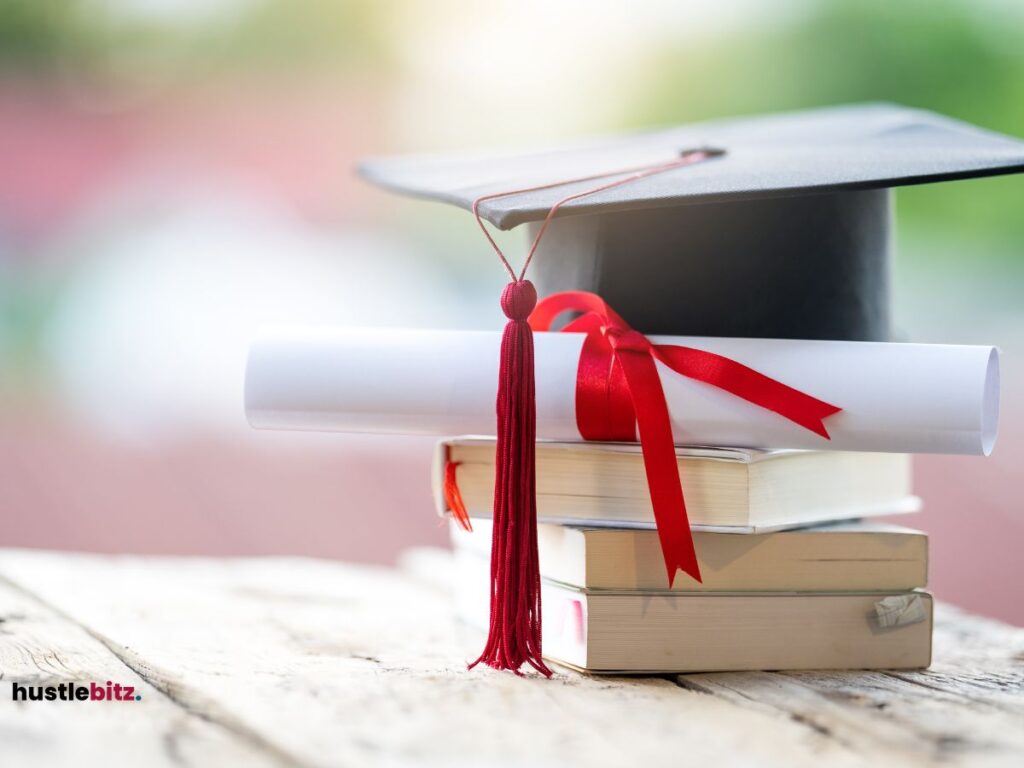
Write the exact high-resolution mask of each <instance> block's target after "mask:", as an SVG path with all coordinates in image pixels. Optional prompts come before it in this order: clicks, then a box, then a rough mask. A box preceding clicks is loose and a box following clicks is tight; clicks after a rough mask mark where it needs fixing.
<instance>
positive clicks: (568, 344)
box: [245, 327, 999, 455]
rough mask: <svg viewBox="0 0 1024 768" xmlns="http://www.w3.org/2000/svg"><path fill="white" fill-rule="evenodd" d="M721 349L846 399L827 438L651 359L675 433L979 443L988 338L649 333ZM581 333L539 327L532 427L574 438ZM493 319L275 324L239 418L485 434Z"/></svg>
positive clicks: (888, 445) (986, 438)
mask: <svg viewBox="0 0 1024 768" xmlns="http://www.w3.org/2000/svg"><path fill="white" fill-rule="evenodd" d="M649 338H650V340H651V341H652V342H653V343H655V344H676V345H681V346H688V347H695V348H698V349H703V350H707V351H710V352H714V353H717V354H719V355H723V356H725V357H728V358H730V359H732V360H735V361H737V362H739V363H742V364H744V365H746V366H749V367H750V368H753V369H754V370H756V371H758V372H760V373H762V374H765V375H766V376H770V377H771V378H773V379H777V380H778V381H781V382H783V383H784V384H787V385H789V386H790V387H794V388H796V389H798V390H800V391H802V392H805V393H807V394H809V395H811V396H813V397H816V398H820V399H821V400H824V401H826V402H828V403H832V404H834V405H837V406H839V407H841V408H842V409H843V410H842V411H841V412H840V413H837V414H835V415H833V416H830V417H828V418H827V419H826V420H825V422H824V423H825V426H826V428H827V429H828V432H829V435H830V436H831V440H825V439H824V438H822V437H820V436H818V435H815V434H813V433H812V432H809V431H808V430H806V429H804V428H802V427H800V426H798V425H796V424H794V423H792V422H790V421H787V420H786V419H785V418H783V417H781V416H779V415H778V414H775V413H772V412H770V411H767V410H765V409H763V408H759V407H758V406H756V405H753V404H752V403H749V402H746V401H744V400H742V399H740V398H737V397H735V396H734V395H731V394H729V393H728V392H725V391H722V390H720V389H717V388H716V387H712V386H709V385H707V384H703V383H701V382H698V381H694V380H692V379H688V378H686V377H684V376H681V375H679V374H677V373H675V372H674V371H672V370H670V369H668V368H667V367H665V366H663V365H662V364H661V363H658V364H657V365H658V370H659V373H660V376H661V382H662V387H663V389H664V391H665V398H666V400H667V402H668V406H669V411H670V413H671V421H672V433H673V437H674V439H675V442H676V443H677V444H679V445H712V446H743V447H751V448H809V449H819V450H820V449H834V450H846V451H883V452H893V453H957V454H972V455H988V454H989V453H990V452H991V450H992V447H993V444H994V443H995V439H996V427H997V422H998V414H999V357H998V350H997V349H995V348H994V347H986V346H958V345H944V344H903V343H886V342H850V341H800V340H789V339H737V338H703V337H688V336H651V337H649ZM583 339H584V335H583V334H577V333H537V334H535V337H534V343H535V349H536V386H537V436H538V438H543V439H552V440H562V441H572V440H579V439H580V435H579V431H578V429H577V425H576V371H577V365H578V362H579V357H580V349H581V347H582V345H583ZM500 343H501V337H500V334H499V333H497V332H477V331H424V330H393V329H366V328H361V329H349V328H310V327H282V328H277V329H272V330H268V331H266V332H265V333H264V334H263V335H261V337H260V338H259V339H258V340H257V341H256V342H255V343H254V344H253V345H252V348H251V350H250V353H249V363H248V368H247V371H246V381H245V408H246V415H247V417H248V419H249V423H250V424H251V425H252V426H253V427H256V428H260V429H291V430H317V431H341V432H378V433H395V434H431V435H451V434H483V435H486V434H493V432H494V422H495V402H494V386H495V382H496V381H497V375H498V350H499V347H500Z"/></svg>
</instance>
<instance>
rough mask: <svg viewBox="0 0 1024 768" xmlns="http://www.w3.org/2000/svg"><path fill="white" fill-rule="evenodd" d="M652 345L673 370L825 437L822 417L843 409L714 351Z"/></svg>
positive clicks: (658, 357) (825, 431)
mask: <svg viewBox="0 0 1024 768" xmlns="http://www.w3.org/2000/svg"><path fill="white" fill-rule="evenodd" d="M652 349H653V353H654V356H655V357H656V358H657V359H658V360H660V361H661V362H663V363H664V364H665V365H667V366H668V367H669V368H671V369H672V370H673V371H675V372H676V373H680V374H682V375H683V376H687V377H689V378H691V379H695V380H696V381H702V382H704V383H705V384H710V385H712V386H714V387H718V388H719V389H722V390H725V391H726V392H729V393H730V394H733V395H736V396H737V397H739V398H742V399H743V400H746V401H747V402H750V403H753V404H754V405H757V406H760V407H761V408H764V409H766V410H769V411H773V412H775V413H777V414H779V415H780V416H782V417H784V418H786V419H789V420H790V421H792V422H793V423H794V424H798V425H799V426H801V427H803V428H804V429H807V430H810V431H811V432H814V433H815V434H816V435H820V436H821V437H824V438H825V439H826V440H830V439H831V437H830V436H829V434H828V430H827V429H826V428H825V424H824V420H825V419H826V418H828V417H829V416H832V415H833V414H836V413H839V412H840V411H842V410H843V409H842V408H839V407H838V406H835V405H832V404H830V403H826V402H825V401H824V400H819V399H818V398H816V397H812V396H811V395H808V394H807V393H806V392H801V391H800V390H799V389H794V388H793V387H790V386H789V385H787V384H783V383H782V382H781V381H778V380H776V379H773V378H771V377H770V376H765V375H764V374H763V373H759V372H758V371H755V370H754V369H753V368H748V367H747V366H745V365H743V364H742V363H738V362H736V361H735V360H731V359H729V358H728V357H723V356H722V355H717V354H715V353H714V352H708V351H706V350H703V349H694V348H693V347H680V346H676V345H674V344H655V345H654V346H653V347H652Z"/></svg>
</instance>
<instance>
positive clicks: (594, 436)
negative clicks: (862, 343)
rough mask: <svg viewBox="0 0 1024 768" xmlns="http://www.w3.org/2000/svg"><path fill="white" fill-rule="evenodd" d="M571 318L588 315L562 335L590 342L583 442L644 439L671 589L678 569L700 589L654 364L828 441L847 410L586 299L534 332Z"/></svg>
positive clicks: (579, 399)
mask: <svg viewBox="0 0 1024 768" xmlns="http://www.w3.org/2000/svg"><path fill="white" fill-rule="evenodd" d="M567 311H575V312H582V313H583V314H582V315H581V316H580V317H578V318H576V319H575V320H573V321H572V322H570V323H568V324H567V325H566V326H565V327H564V328H562V331H563V332H570V333H585V334H587V337H586V339H585V340H584V342H583V349H582V351H581V352H580V363H579V368H578V370H577V375H576V424H577V426H578V428H579V431H580V435H581V436H582V437H583V439H584V440H612V441H625V442H632V441H634V440H636V437H637V431H639V434H640V448H641V451H642V453H643V457H644V469H645V470H646V472H647V485H648V488H649V490H650V493H651V504H652V506H653V507H654V519H655V522H656V524H657V526H658V536H659V538H660V539H661V551H662V554H663V555H664V557H665V567H666V568H667V569H668V583H669V586H671V585H672V583H673V581H674V580H675V574H676V569H677V568H681V569H682V570H683V572H684V573H688V574H689V575H690V576H692V577H693V578H695V579H696V580H697V581H701V577H700V567H699V566H698V564H697V554H696V552H695V551H694V548H693V536H692V535H691V533H690V523H689V520H688V518H687V515H686V502H685V501H684V500H683V488H682V485H681V484H680V481H679V469H678V465H677V462H676V451H675V441H674V440H673V438H672V424H671V422H670V420H669V412H668V404H667V403H666V402H665V393H664V391H663V390H662V388H661V379H660V378H659V376H658V370H657V368H656V366H655V364H654V361H655V360H658V361H660V362H662V363H664V364H665V365H667V366H668V367H669V368H671V369H672V370H673V371H675V372H676V373H681V374H682V375H683V376H687V377H689V378H691V379H695V380H697V381H702V382H704V383H705V384H710V385H712V386H714V387H718V388H719V389H723V390H725V391H726V392H730V393H731V394H734V395H736V396H737V397H741V398H743V399H744V400H747V401H748V402H751V403H754V404H755V405H758V406H760V407H762V408H767V409H768V410H770V411H774V412H775V413H778V414H779V415H781V416H784V417H785V418H787V419H789V420H790V421H792V422H795V423H796V424H799V425H800V426H802V427H804V428H805V429H809V430H811V431H812V432H815V433H816V434H819V435H821V436H822V437H824V438H825V439H826V440H828V439H829V435H828V431H827V430H826V429H825V425H824V424H822V419H824V418H826V417H827V416H831V415H832V414H834V413H838V412H839V411H841V410H842V409H841V408H837V407H836V406H834V405H830V404H828V403H826V402H823V401H821V400H818V399H817V398H814V397H811V396H810V395H807V394H805V393H803V392H800V391H799V390H796V389H793V388H792V387H788V386H786V385H785V384H783V383H782V382H779V381H776V380H775V379H772V378H769V377H768V376H765V375H763V374H761V373H758V372H757V371H755V370H753V369H752V368H748V367H747V366H745V365H743V364H741V363H737V362H736V361H735V360H730V359H729V358H727V357H722V356H721V355H716V354H715V353H713V352H706V351H704V350H701V349H694V348H693V347H681V346H676V345H673V344H652V343H651V342H650V341H649V340H648V339H647V338H646V337H645V336H644V335H643V334H641V333H639V332H637V331H634V330H633V329H632V328H630V327H629V325H628V324H627V323H626V321H625V320H623V319H622V318H621V317H619V315H618V314H617V313H616V312H615V310H613V309H612V308H611V307H609V306H608V305H607V304H606V303H605V302H604V300H603V299H601V297H599V296H597V295H596V294H593V293H588V292H586V291H565V292H562V293H556V294H554V295H551V296H548V297H547V298H545V299H543V300H541V301H540V302H539V303H538V304H537V307H536V308H535V309H534V311H533V313H532V314H531V315H530V318H529V322H530V326H531V327H532V328H533V330H534V331H547V330H549V329H550V328H551V323H552V322H553V321H554V319H555V318H556V317H557V316H558V315H560V314H561V313H562V312H567Z"/></svg>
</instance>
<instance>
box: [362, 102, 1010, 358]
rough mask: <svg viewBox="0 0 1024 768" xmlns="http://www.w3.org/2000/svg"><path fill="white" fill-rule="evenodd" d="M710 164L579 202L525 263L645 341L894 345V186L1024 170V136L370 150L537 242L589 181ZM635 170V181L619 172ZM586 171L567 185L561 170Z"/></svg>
mask: <svg viewBox="0 0 1024 768" xmlns="http://www.w3.org/2000/svg"><path fill="white" fill-rule="evenodd" d="M698 150H704V151H705V153H706V154H707V155H710V156H711V157H710V159H708V160H706V161H704V162H700V163H696V164H693V165H687V166H685V167H679V168H675V169H672V170H668V171H665V172H661V173H656V174H652V175H650V176H646V177H644V178H640V179H637V180H636V181H633V182H631V183H628V184H624V185H621V186H618V187H615V188H613V189H608V190H606V191H603V192H598V193H596V194H591V195H588V196H586V197H583V198H580V199H578V200H574V201H571V202H568V203H567V204H566V205H564V206H563V207H562V208H561V209H559V210H558V214H557V217H556V218H555V219H554V220H553V221H552V222H551V223H550V226H549V228H548V231H547V232H546V234H545V236H544V239H543V240H542V241H541V243H540V246H539V249H538V251H537V254H536V256H535V258H534V260H533V265H532V266H531V278H532V279H533V280H534V282H535V283H536V284H537V287H538V292H539V293H540V294H541V295H545V294H547V293H551V292H554V291H562V290H570V289H580V290H588V291H593V292H595V293H598V294H600V295H601V296H602V297H603V298H604V299H605V300H607V302H608V303H609V304H610V305H612V306H614V307H615V308H616V309H617V310H618V311H619V313H620V314H621V315H622V316H623V317H625V318H626V320H627V321H629V323H630V324H631V325H632V326H633V327H634V328H636V329H637V330H639V331H641V332H644V333H664V334H689V335H704V336H750V337H777V338H806V339H850V340H885V339H888V338H889V333H890V320H889V273H890V263H891V255H892V206H891V201H890V193H889V188H890V187H897V186H903V185H909V184H920V183H925V182H932V181H946V180H952V179H961V178H971V177H979V176H991V175H996V174H1006V173H1015V172H1019V171H1021V170H1024V142H1022V141H1019V140H1017V139H1013V138H1010V137H1006V136H1002V135H1000V134H997V133H993V132H990V131H986V130H982V129H980V128H976V127H974V126H971V125H968V124H965V123H962V122H959V121H956V120H952V119H949V118H946V117H942V116H940V115H936V114H933V113H931V112H927V111H923V110H917V109H907V108H904V107H899V106H892V105H882V104H878V105H856V106H847V107H837V108H830V109H820V110H813V111H805V112H794V113H788V114H779V115H773V116H768V117H754V118H743V119H735V120H722V121H713V122H704V123H696V124H692V125H687V126H682V127H678V128H670V129H667V130H659V131H654V132H648V133H641V134H636V135H632V136H625V137H618V138H608V139H603V140H596V141H589V142H583V143H577V144H574V145H572V146H568V147H564V148H561V149H554V150H545V151H537V152H525V153H498V154H493V153H492V154H479V153H477V154H451V155H432V156H408V157H395V158H384V159H373V160H368V161H366V162H364V163H363V164H362V166H361V168H360V170H361V173H362V174H363V176H365V177H366V178H367V179H368V180H370V181H372V182H374V183H377V184H379V185H381V186H384V187H387V188H389V189H392V190H395V191H398V192H402V193H406V194H409V195H413V196H417V197H423V198H429V199H434V200H440V201H444V202H448V203H452V204H455V205H458V206H461V207H463V208H467V209H468V208H471V206H472V204H473V201H474V200H476V199H478V198H480V197H482V196H486V195H489V194H494V193H502V192H507V191H509V190H514V189H521V188H524V187H538V186H543V185H548V184H550V185H552V186H549V187H547V188H544V189H534V190H533V191H528V192H523V193H520V194H514V195H507V196H502V197H498V198H495V199H490V200H486V201H484V202H482V203H481V204H480V207H479V212H480V214H481V215H482V216H483V217H485V218H486V219H487V220H489V221H490V222H491V223H492V224H494V225H495V226H497V227H498V228H500V229H511V228H512V227H515V226H517V225H520V224H527V225H528V227H529V229H530V235H531V237H532V236H533V235H534V234H535V233H536V230H537V227H538V226H539V225H540V224H539V223H540V222H541V221H542V220H543V219H544V218H545V216H546V215H547V214H548V212H549V211H550V209H551V207H552V205H553V204H554V203H555V202H556V201H558V200H560V199H561V198H563V197H565V196H566V195H570V194H572V193H573V192H574V191H577V190H579V191H583V190H586V189H588V188H593V186H594V184H595V181H594V179H595V178H608V179H612V180H614V179H615V178H620V177H624V176H625V175H628V171H629V170H631V169H636V168H643V167H649V166H655V165H657V164H659V163H665V162H670V161H672V159H673V158H678V157H680V156H683V155H685V154H686V153H691V152H695V151H698ZM624 171H626V173H624ZM572 179H577V180H581V179H586V180H581V181H575V182H571V183H560V182H563V181H565V180H572Z"/></svg>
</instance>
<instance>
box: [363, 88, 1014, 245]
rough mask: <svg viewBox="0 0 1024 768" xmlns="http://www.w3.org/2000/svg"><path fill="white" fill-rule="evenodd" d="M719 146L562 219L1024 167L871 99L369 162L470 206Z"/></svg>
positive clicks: (401, 184)
mask: <svg viewBox="0 0 1024 768" xmlns="http://www.w3.org/2000/svg"><path fill="white" fill-rule="evenodd" d="M707 147H710V148H715V149H721V150H725V154H724V155H723V156H721V157H717V158H713V159H711V160H709V161H706V162H703V163H697V164H695V165H692V166H687V167H683V168H679V169H675V170H671V171H667V172H664V173H659V174H656V175H653V176H648V177H646V178H643V179H639V180H637V181H635V182H632V183H630V184H626V185H624V186H621V187H617V188H614V189H610V190H607V191H604V192H600V193H597V194H595V195H592V196H590V197H586V198H583V199H580V200H575V201H573V202H570V203H568V204H566V205H565V206H564V207H563V208H562V209H561V210H560V211H559V217H562V216H568V215H572V214H585V213H612V212H617V211H630V210H637V209H642V208H657V207H666V206H677V205H682V204H687V203H713V202H725V201H734V200H744V199H756V198H764V197H783V196H791V195H799V194H812V193H824V192H834V191H841V190H856V189H873V188H884V187H895V186H902V185H908V184H920V183H924V182H931V181H945V180H952V179H960V178H970V177H977V176H991V175H996V174H1004V173H1014V172H1017V171H1021V170H1024V142H1022V141H1019V140H1017V139H1012V138H1009V137H1007V136H1003V135H1000V134H997V133H993V132H991V131H986V130H982V129H980V128H976V127H974V126H971V125H969V124H967V123H962V122H960V121H957V120H953V119H950V118H946V117H942V116H940V115H936V114H934V113H931V112H927V111H924V110H919V109H908V108H905V107H899V106H893V105H887V104H868V105H855V106H847V107H836V108H830V109H819V110H811V111H806V112H793V113H786V114H779V115H773V116H768V117H753V118H742V119H733V120H719V121H711V122H704V123H695V124H692V125H686V126H681V127H678V128H670V129H667V130H659V131H653V132H648V133H641V134H637V135H633V136H627V137H619V138H610V139H604V140H599V141H592V142H587V143H577V144H575V145H572V146H569V147H566V148H563V149H556V150H547V151H542V152H525V153H503V154H482V153H477V154H450V155H419V156H406V157H395V158H382V159H371V160H367V161H365V162H364V163H363V164H362V165H361V166H360V171H361V173H362V174H363V176H364V177H365V178H366V179H368V180H369V181H372V182H374V183H376V184H379V185H381V186H384V187H387V188H389V189H392V190H395V191H398V192H403V193H406V194H409V195H414V196H417V197H424V198H429V199H434V200H440V201H443V202H448V203H453V204H455V205H458V206H461V207H462V208H469V207H470V206H471V205H472V202H473V200H474V199H476V198H477V197H480V196H482V195H486V194H491V193H495V192H504V191H508V190H513V189H517V188H521V187H526V186H535V185H540V184H545V183H553V182H560V181H563V180H565V179H574V178H580V177H584V176H591V175H594V174H598V173H604V172H613V171H619V170H622V169H628V168H635V167H638V166H645V165H654V164H658V163H664V162H669V161H671V160H672V159H674V158H676V157H678V156H679V154H680V153H681V152H683V151H686V150H693V149H699V148H707ZM609 178H614V177H609ZM597 183H598V182H595V181H593V180H591V181H585V182H579V183H575V184H564V185H559V186H557V187H554V188H552V189H545V190H539V191H535V192H525V193H521V194H517V195H511V196H508V197H504V198H499V199H495V200H489V201H486V202H485V203H483V204H482V205H481V206H480V212H481V214H482V215H483V216H484V217H486V218H487V219H488V220H489V221H490V222H491V223H493V224H495V225H496V226H498V227H500V228H502V229H510V228H512V227H514V226H516V225H518V224H522V223H524V222H529V221H537V220H540V219H543V218H544V216H545V215H546V214H547V212H548V210H549V209H550V208H551V206H552V205H553V204H554V203H555V202H556V201H557V200H559V199H560V198H562V197H564V196H565V195H567V194H570V193H572V192H576V191H581V190H584V189H587V188H590V187H593V186H594V185H595V184H597Z"/></svg>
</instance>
